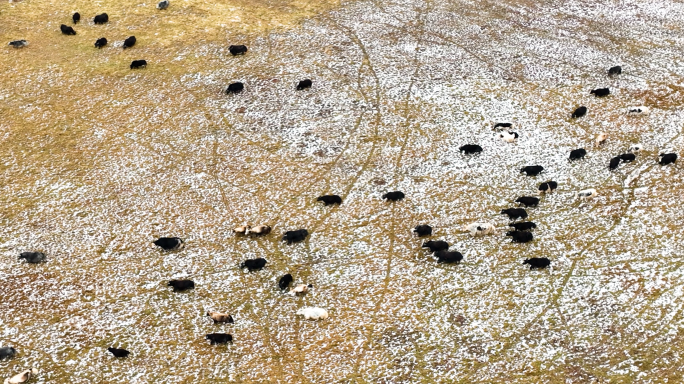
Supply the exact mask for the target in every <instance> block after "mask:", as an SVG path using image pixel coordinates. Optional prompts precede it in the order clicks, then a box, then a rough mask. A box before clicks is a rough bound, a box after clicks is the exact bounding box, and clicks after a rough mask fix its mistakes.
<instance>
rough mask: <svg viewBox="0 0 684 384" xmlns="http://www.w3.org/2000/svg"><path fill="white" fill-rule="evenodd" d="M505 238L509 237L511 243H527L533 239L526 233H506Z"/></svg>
mask: <svg viewBox="0 0 684 384" xmlns="http://www.w3.org/2000/svg"><path fill="white" fill-rule="evenodd" d="M506 236H511V238H512V242H513V243H529V242H530V241H532V240H533V239H534V236H533V235H532V232H527V231H508V232H506Z"/></svg>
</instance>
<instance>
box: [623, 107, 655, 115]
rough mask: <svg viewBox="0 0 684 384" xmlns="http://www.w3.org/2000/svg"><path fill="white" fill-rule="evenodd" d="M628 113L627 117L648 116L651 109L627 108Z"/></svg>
mask: <svg viewBox="0 0 684 384" xmlns="http://www.w3.org/2000/svg"><path fill="white" fill-rule="evenodd" d="M626 113H627V116H648V115H649V114H650V113H651V109H650V108H648V107H644V106H642V105H640V106H637V107H629V108H627V111H626Z"/></svg>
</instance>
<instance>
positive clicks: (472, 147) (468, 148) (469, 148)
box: [458, 144, 482, 155]
mask: <svg viewBox="0 0 684 384" xmlns="http://www.w3.org/2000/svg"><path fill="white" fill-rule="evenodd" d="M458 150H459V151H461V152H463V153H465V154H466V155H472V154H475V153H480V152H482V147H480V146H479V145H477V144H466V145H462V146H461V147H460V148H458Z"/></svg>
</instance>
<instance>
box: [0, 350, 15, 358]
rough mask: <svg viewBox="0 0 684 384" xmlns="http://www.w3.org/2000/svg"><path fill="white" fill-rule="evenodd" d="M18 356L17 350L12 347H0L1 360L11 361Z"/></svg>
mask: <svg viewBox="0 0 684 384" xmlns="http://www.w3.org/2000/svg"><path fill="white" fill-rule="evenodd" d="M16 354H17V350H16V349H14V348H12V347H0V360H3V359H11V358H13V357H14V355H16Z"/></svg>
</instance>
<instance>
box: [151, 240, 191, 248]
mask: <svg viewBox="0 0 684 384" xmlns="http://www.w3.org/2000/svg"><path fill="white" fill-rule="evenodd" d="M152 244H154V245H156V246H157V247H160V248H161V249H163V250H165V251H178V250H181V249H183V247H185V242H184V241H183V239H181V238H180V237H160V238H158V239H157V240H155V241H153V242H152Z"/></svg>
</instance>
